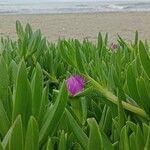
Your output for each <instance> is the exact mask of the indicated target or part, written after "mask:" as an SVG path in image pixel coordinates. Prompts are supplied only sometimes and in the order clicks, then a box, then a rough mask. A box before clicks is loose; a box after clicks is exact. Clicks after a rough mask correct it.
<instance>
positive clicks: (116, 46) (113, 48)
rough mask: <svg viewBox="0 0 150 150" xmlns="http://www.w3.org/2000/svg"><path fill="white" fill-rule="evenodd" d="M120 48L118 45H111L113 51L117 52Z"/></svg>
mask: <svg viewBox="0 0 150 150" xmlns="http://www.w3.org/2000/svg"><path fill="white" fill-rule="evenodd" d="M117 48H118V45H117V44H115V43H111V50H112V51H115V50H116V49H117Z"/></svg>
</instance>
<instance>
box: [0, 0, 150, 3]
mask: <svg viewBox="0 0 150 150" xmlns="http://www.w3.org/2000/svg"><path fill="white" fill-rule="evenodd" d="M52 1H53V2H64V1H66V2H71V1H74V2H76V1H80V2H86V1H112V2H113V1H141V2H143V1H150V0H0V3H5V2H6V3H16V2H17V3H28V2H52Z"/></svg>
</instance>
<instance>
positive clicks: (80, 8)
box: [0, 0, 150, 14]
mask: <svg viewBox="0 0 150 150" xmlns="http://www.w3.org/2000/svg"><path fill="white" fill-rule="evenodd" d="M130 11H131V12H132V11H150V0H147V1H143V0H130V1H125V0H118V1H117V0H115V1H114V0H94V1H88V2H87V1H86V0H83V1H82V0H81V1H78V2H77V1H59V2H56V1H55V2H54V1H53V2H52V1H34V0H33V1H26V2H20V1H18V0H17V1H9V0H6V1H5V0H0V13H1V14H43V13H44V14H45V13H46V14H47V13H81V12H130Z"/></svg>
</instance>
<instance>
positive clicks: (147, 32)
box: [0, 12, 150, 41]
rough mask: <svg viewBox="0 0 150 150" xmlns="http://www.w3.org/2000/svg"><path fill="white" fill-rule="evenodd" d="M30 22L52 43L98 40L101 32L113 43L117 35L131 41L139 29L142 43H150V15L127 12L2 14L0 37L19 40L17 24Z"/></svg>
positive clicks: (0, 18) (147, 13)
mask: <svg viewBox="0 0 150 150" xmlns="http://www.w3.org/2000/svg"><path fill="white" fill-rule="evenodd" d="M16 20H20V21H21V22H22V23H23V24H26V23H30V24H31V25H32V27H33V29H34V30H35V29H39V28H40V29H41V31H42V34H43V35H44V36H45V37H46V38H47V39H48V40H50V41H56V40H57V39H58V38H59V37H65V38H78V39H80V40H82V39H84V38H88V39H89V40H94V41H95V40H96V38H97V34H98V32H102V33H103V34H105V33H106V32H108V33H109V40H110V41H114V40H115V39H116V36H117V34H119V35H121V36H122V37H123V38H124V39H126V40H132V39H133V38H134V33H135V31H136V30H138V31H139V35H140V38H141V39H142V40H145V39H147V40H148V41H150V12H128V13H118V12H113V13H78V14H41V15H3V14H1V15H0V37H3V36H5V37H7V36H9V37H11V38H13V39H15V38H16V32H15V21H16Z"/></svg>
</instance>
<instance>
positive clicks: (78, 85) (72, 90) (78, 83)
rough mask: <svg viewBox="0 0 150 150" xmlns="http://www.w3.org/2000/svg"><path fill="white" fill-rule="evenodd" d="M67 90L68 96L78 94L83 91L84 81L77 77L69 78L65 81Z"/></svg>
mask: <svg viewBox="0 0 150 150" xmlns="http://www.w3.org/2000/svg"><path fill="white" fill-rule="evenodd" d="M66 85H67V90H68V95H69V96H74V95H76V94H77V93H78V92H81V91H83V90H84V80H83V79H82V78H81V77H80V76H79V75H77V76H70V77H69V78H68V79H67V80H66Z"/></svg>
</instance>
